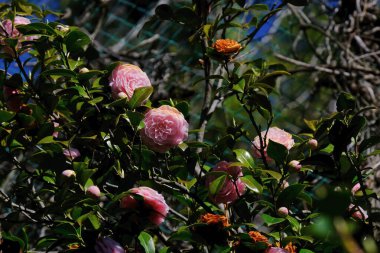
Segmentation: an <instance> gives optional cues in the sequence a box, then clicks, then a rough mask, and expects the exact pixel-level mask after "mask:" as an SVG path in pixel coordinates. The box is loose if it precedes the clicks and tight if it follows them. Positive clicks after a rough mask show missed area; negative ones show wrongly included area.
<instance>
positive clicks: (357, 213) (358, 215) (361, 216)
mask: <svg viewBox="0 0 380 253" xmlns="http://www.w3.org/2000/svg"><path fill="white" fill-rule="evenodd" d="M348 210H349V212H350V213H351V217H353V218H355V219H358V220H366V219H368V214H367V211H365V210H364V209H363V208H361V207H360V206H355V205H354V204H350V205H349V206H348Z"/></svg>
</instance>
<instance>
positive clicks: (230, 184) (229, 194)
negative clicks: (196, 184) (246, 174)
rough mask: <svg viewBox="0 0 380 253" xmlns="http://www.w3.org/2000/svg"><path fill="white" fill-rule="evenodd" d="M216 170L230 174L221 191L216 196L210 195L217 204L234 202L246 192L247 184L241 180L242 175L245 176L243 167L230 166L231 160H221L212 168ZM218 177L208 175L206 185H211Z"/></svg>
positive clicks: (213, 170)
mask: <svg viewBox="0 0 380 253" xmlns="http://www.w3.org/2000/svg"><path fill="white" fill-rule="evenodd" d="M216 171H223V172H226V173H227V174H228V176H227V177H226V180H225V181H224V184H223V186H222V188H221V189H220V191H219V192H218V193H216V194H215V195H214V196H210V198H211V200H212V201H213V202H215V203H217V204H220V203H225V204H226V203H231V202H234V201H235V200H237V199H238V198H239V197H240V196H241V195H242V194H243V193H244V192H245V184H244V183H243V182H242V181H241V180H240V177H242V176H243V172H242V171H241V167H239V166H230V163H229V162H226V161H221V162H219V163H218V164H216V166H215V167H214V168H213V169H212V172H216ZM216 178H217V176H215V175H209V176H207V177H206V186H207V187H209V186H210V184H211V183H212V182H213V181H214V180H215V179H216Z"/></svg>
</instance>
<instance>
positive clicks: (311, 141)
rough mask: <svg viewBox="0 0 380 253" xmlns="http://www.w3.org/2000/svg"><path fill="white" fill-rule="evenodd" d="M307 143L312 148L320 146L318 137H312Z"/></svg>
mask: <svg viewBox="0 0 380 253" xmlns="http://www.w3.org/2000/svg"><path fill="white" fill-rule="evenodd" d="M307 144H308V145H309V147H310V149H311V150H316V149H317V148H318V141H317V140H316V139H310V140H309V141H308V142H307Z"/></svg>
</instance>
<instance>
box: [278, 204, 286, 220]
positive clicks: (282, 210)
mask: <svg viewBox="0 0 380 253" xmlns="http://www.w3.org/2000/svg"><path fill="white" fill-rule="evenodd" d="M277 214H278V216H280V217H286V216H288V214H289V210H288V208H286V207H284V206H282V207H280V208H279V209H278V210H277Z"/></svg>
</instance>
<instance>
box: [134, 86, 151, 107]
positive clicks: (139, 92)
mask: <svg viewBox="0 0 380 253" xmlns="http://www.w3.org/2000/svg"><path fill="white" fill-rule="evenodd" d="M152 92H153V87H152V86H146V87H140V88H137V89H135V91H134V92H133V96H132V98H131V100H129V102H128V104H129V107H130V108H131V109H134V108H136V107H138V106H140V105H142V104H143V102H144V101H146V100H147V99H148V98H149V97H150V95H151V94H152Z"/></svg>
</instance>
